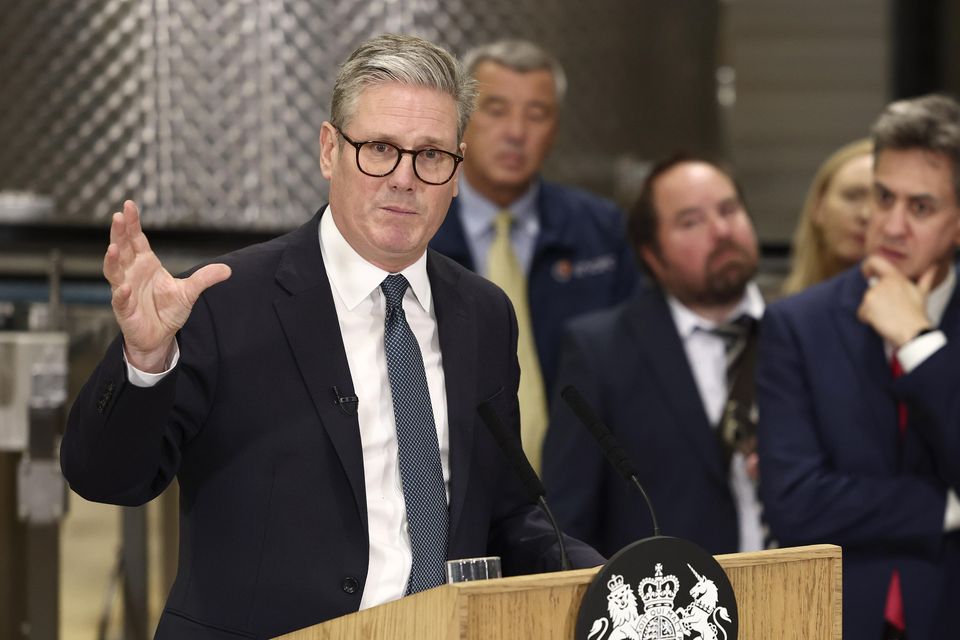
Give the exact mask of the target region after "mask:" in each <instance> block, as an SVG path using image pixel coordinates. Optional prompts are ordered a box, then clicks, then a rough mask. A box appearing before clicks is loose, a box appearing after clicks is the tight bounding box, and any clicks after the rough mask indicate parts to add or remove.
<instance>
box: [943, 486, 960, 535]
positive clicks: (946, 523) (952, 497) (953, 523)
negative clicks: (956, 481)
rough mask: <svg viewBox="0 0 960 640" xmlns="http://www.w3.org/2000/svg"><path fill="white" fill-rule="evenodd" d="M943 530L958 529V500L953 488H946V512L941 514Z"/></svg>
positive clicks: (959, 504) (959, 515) (959, 522)
mask: <svg viewBox="0 0 960 640" xmlns="http://www.w3.org/2000/svg"><path fill="white" fill-rule="evenodd" d="M943 530H944V532H947V533H949V532H950V531H958V530H960V500H958V499H957V494H956V492H955V491H954V490H953V489H947V512H946V513H945V514H944V516H943Z"/></svg>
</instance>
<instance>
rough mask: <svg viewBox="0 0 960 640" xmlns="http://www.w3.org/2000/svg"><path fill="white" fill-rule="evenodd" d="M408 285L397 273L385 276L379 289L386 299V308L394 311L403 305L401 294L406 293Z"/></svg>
mask: <svg viewBox="0 0 960 640" xmlns="http://www.w3.org/2000/svg"><path fill="white" fill-rule="evenodd" d="M408 286H409V283H408V282H407V279H406V278H404V277H403V276H402V275H400V274H399V273H397V274H394V275H391V276H387V277H386V278H384V279H383V282H381V283H380V289H381V290H382V291H383V295H384V296H385V297H386V298H387V308H388V309H395V308H397V307H400V306H402V305H403V294H404V293H405V292H406V291H407V287H408Z"/></svg>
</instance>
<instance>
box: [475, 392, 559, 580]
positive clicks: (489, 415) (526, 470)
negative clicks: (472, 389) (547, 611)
mask: <svg viewBox="0 0 960 640" xmlns="http://www.w3.org/2000/svg"><path fill="white" fill-rule="evenodd" d="M477 411H478V412H479V413H480V418H481V419H482V420H483V423H484V424H485V425H487V429H488V430H489V431H490V433H491V434H492V435H493V439H494V440H496V441H497V444H498V445H500V450H501V451H503V453H504V455H505V456H507V460H509V461H510V466H512V467H513V470H514V471H515V472H516V474H517V476H519V478H520V482H521V483H522V484H523V487H524V489H526V490H527V494H528V495H529V496H530V497H531V498H532V499H533V501H534V502H536V503H537V504H538V505H539V506H540V508H541V509H543V512H544V513H546V514H547V519H548V520H550V525H551V526H552V527H553V531H554V533H556V535H557V542H558V543H559V545H560V570H561V571H566V570H568V569H569V568H570V561H569V560H568V559H567V548H566V545H564V543H563V533H561V532H560V527H559V526H558V525H557V520H556V518H554V517H553V512H552V511H550V507H549V506H547V492H546V490H545V489H544V488H543V483H542V482H540V478H538V477H537V473H536V472H535V471H534V470H533V467H531V466H530V461H529V460H527V456H525V455H524V454H523V448H522V447H521V446H520V439H519V438H517V437H516V435H514V434H513V433H510V431H508V430H507V428H506V427H505V426H503V422H501V421H500V417H499V416H498V415H497V412H496V411H495V410H494V408H493V405H492V404H490V401H489V400H486V401H484V402H482V403H481V404H480V406H479V407H477Z"/></svg>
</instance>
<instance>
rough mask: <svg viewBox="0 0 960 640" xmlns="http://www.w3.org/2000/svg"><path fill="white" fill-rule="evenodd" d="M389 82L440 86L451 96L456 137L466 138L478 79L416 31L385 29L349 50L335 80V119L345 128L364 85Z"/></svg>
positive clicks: (332, 113)
mask: <svg viewBox="0 0 960 640" xmlns="http://www.w3.org/2000/svg"><path fill="white" fill-rule="evenodd" d="M391 82H399V83H400V84H405V85H413V86H418V87H426V88H429V89H436V90H438V91H441V92H442V93H445V94H447V95H449V96H450V97H451V98H453V100H454V102H456V104H457V142H460V141H461V140H462V139H463V132H464V130H465V129H466V128H467V122H468V121H469V120H470V116H471V114H473V109H474V107H475V103H476V100H477V88H476V85H477V83H476V81H475V80H474V79H473V78H472V77H470V75H469V74H467V73H465V72H464V70H463V67H462V66H461V65H460V63H459V62H457V59H456V58H454V57H453V56H452V55H451V54H450V53H449V52H448V51H446V50H444V49H442V48H440V47H438V46H437V45H435V44H433V43H432V42H429V41H427V40H424V39H423V38H417V37H415V36H403V35H394V34H385V35H381V36H378V37H376V38H373V39H371V40H368V41H366V42H364V43H363V44H361V45H360V46H359V47H357V49H356V50H355V51H354V52H353V53H351V54H350V57H349V58H347V61H346V62H344V63H343V66H341V67H340V73H338V74H337V79H336V81H335V82H334V84H333V98H332V99H331V102H330V122H331V124H333V126H334V127H336V128H337V129H340V130H342V129H343V127H345V126H346V125H347V124H348V123H349V121H350V119H351V118H353V116H354V114H355V113H356V109H357V100H358V99H359V98H360V93H361V92H362V91H363V90H364V89H366V88H368V87H370V86H374V85H381V84H386V83H391Z"/></svg>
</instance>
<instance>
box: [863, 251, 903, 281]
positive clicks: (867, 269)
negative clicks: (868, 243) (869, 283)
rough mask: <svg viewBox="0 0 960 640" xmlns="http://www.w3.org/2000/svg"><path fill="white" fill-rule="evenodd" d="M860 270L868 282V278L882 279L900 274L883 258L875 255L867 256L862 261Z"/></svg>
mask: <svg viewBox="0 0 960 640" xmlns="http://www.w3.org/2000/svg"><path fill="white" fill-rule="evenodd" d="M860 270H861V271H862V272H863V275H864V276H865V277H866V278H867V279H868V280H869V279H870V278H883V277H886V276H889V275H892V274H895V273H900V272H899V271H897V268H896V267H895V266H893V263H891V262H890V261H889V260H887V259H886V258H884V257H883V256H876V255H873V256H868V257H867V259H866V260H864V261H863V265H862V266H861V267H860Z"/></svg>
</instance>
